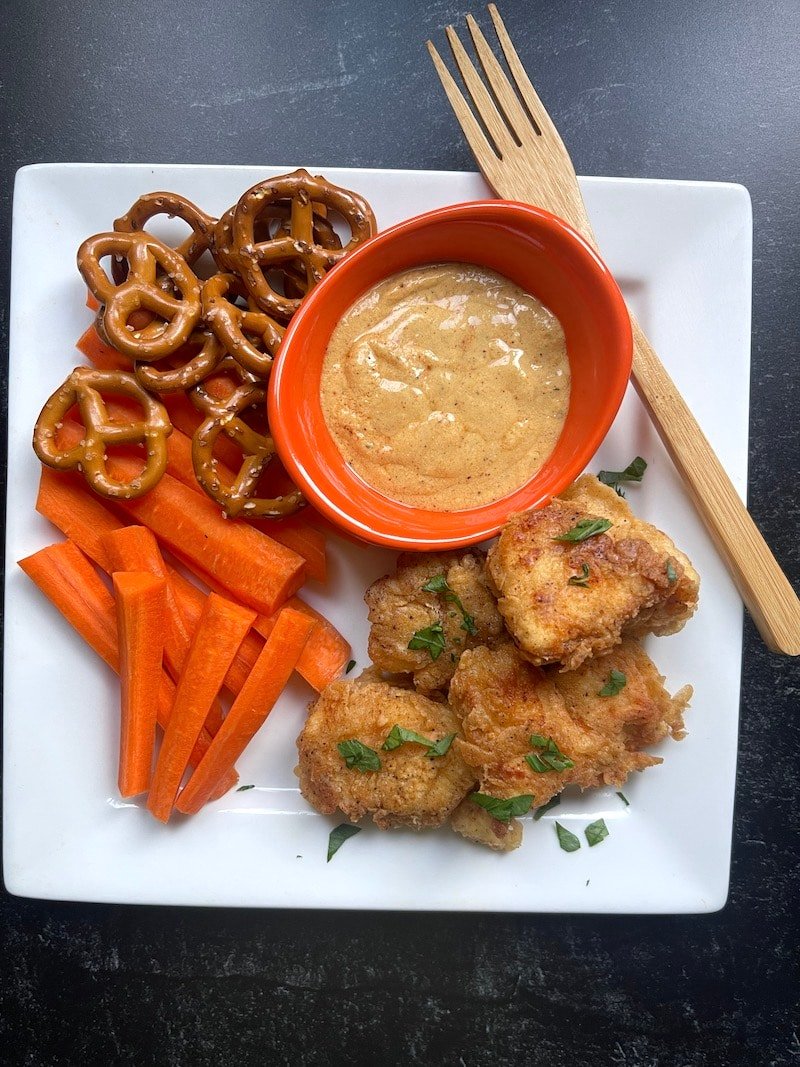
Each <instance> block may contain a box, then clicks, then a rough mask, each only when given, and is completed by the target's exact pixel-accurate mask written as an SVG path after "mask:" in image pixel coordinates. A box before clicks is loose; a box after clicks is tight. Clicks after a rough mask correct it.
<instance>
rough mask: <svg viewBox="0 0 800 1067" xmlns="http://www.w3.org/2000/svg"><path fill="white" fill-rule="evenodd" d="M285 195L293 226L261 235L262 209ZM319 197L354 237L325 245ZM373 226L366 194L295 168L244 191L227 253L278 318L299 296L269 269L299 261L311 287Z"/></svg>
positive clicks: (258, 298)
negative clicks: (320, 237) (276, 282)
mask: <svg viewBox="0 0 800 1067" xmlns="http://www.w3.org/2000/svg"><path fill="white" fill-rule="evenodd" d="M286 201H288V202H289V203H290V204H291V215H290V220H289V230H290V232H289V233H288V234H281V233H278V234H276V235H275V236H274V237H271V238H269V239H268V240H259V239H258V236H259V234H258V231H257V226H258V223H259V219H260V218H261V216H262V214H263V213H264V212H265V211H266V210H267V209H272V208H273V206H274V205H275V204H279V205H280V204H281V203H284V204H285V202H286ZM315 203H318V204H324V205H325V207H326V208H330V209H332V210H333V211H336V212H338V213H339V214H340V215H341V216H342V217H343V218H344V220H345V221H346V222H347V224H348V226H349V227H350V240H349V241H348V243H347V244H346V245H345V246H344V247H340V248H326V247H325V245H324V244H321V243H319V242H318V241H317V240H315V235H314V204H315ZM375 228H376V226H375V216H374V215H373V213H372V209H371V208H370V206H369V204H368V203H367V202H366V200H364V199H363V197H361V196H359V195H358V194H357V193H353V192H350V191H348V190H347V189H341V188H339V186H336V185H331V184H330V183H329V182H327V181H325V180H324V179H322V178H312V176H311V175H310V174H309V173H308V171H306V170H296V171H294V172H293V173H292V174H285V175H283V176H282V177H279V178H269V179H267V180H266V181H263V182H259V183H258V185H254V186H253V188H252V189H249V190H248V191H247V192H246V193H245V194H244V196H242V198H241V199H240V200H239V203H238V204H237V205H236V208H235V210H234V213H233V219H232V222H231V245H230V252H229V254H228V258H229V260H230V262H231V264H232V265H233V266H235V268H236V271H237V273H238V274H239V275H240V277H241V278H242V280H243V281H244V283H245V285H246V286H247V289H248V292H249V293H250V295H251V296H252V297H253V299H254V300H255V302H256V304H257V305H258V307H259V308H261V310H262V311H266V312H267V313H268V314H270V315H274V316H275V317H277V318H282V319H289V318H291V316H292V315H293V314H294V313H295V311H297V309H298V307H299V306H300V299H299V298H292V297H289V296H286V295H285V294H283V293H280V292H278V290H277V289H275V287H274V286H273V284H272V282H271V280H270V272H272V271H274V270H275V269H276V268H277V269H279V270H283V269H284V268H285V267H286V266H287V264H288V265H296V264H298V263H300V264H302V266H303V268H304V270H305V274H306V287H307V290H310V289H312V288H313V287H314V286H315V285H316V284H317V282H319V281H321V279H322V278H323V277H324V275H325V273H326V272H327V271H328V270H330V268H331V267H332V266H334V264H335V263H337V262H338V261H339V260H340V259H341V258H342V257H343V256H344V255H346V254H347V253H348V252H350V251H352V250H353V249H354V248H355V247H356V246H357V245H359V244H361V243H362V242H363V241H365V240H366V239H367V238H368V237H371V236H372V234H373V233H374V232H375Z"/></svg>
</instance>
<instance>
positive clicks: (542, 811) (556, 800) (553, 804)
mask: <svg viewBox="0 0 800 1067" xmlns="http://www.w3.org/2000/svg"><path fill="white" fill-rule="evenodd" d="M560 803H561V797H559V796H555V797H553V798H552V800H548V801H547V803H546V804H542V806H541V807H540V808H537V809H536V811H535V812H534V813H533V818H534V820H535V821H536V822H538V821H539V819H541V817H542V816H543V815H546V814H547V813H548V811H552V810H553V808H557V807H558V805H559V804H560Z"/></svg>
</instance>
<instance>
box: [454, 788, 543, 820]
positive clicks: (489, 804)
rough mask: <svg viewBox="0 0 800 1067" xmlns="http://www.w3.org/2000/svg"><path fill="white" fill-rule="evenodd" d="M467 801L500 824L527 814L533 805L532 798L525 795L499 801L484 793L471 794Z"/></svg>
mask: <svg viewBox="0 0 800 1067" xmlns="http://www.w3.org/2000/svg"><path fill="white" fill-rule="evenodd" d="M469 799H470V800H471V801H472V803H473V804H477V805H478V807H479V808H483V809H484V810H485V811H488V813H489V814H490V815H491V816H492V818H493V819H499V821H500V822H508V821H509V819H512V818H514V817H515V816H517V815H525V814H527V812H529V811H530V809H531V804H532V803H533V797H532V796H529V795H528V794H527V793H524V794H522V795H521V796H518V797H509V798H508V799H507V800H501V799H500V798H499V797H490V796H487V794H486V793H471V794H470V798H469Z"/></svg>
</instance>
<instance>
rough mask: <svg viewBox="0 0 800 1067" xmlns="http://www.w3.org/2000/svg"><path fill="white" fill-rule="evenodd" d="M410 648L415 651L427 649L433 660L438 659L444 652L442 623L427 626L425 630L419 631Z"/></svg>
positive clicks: (409, 645)
mask: <svg viewBox="0 0 800 1067" xmlns="http://www.w3.org/2000/svg"><path fill="white" fill-rule="evenodd" d="M408 647H409V648H410V649H412V650H414V651H416V650H417V649H419V648H424V649H427V651H428V653H429V655H430V657H431V659H438V658H439V656H441V654H442V653H443V652H444V630H443V629H442V624H441V623H440V622H435V623H434V624H433V626H426V627H425V629H424V630H417V631H416V633H415V634H414V636H413V637H412V638H411V640H410V641H409V642H408Z"/></svg>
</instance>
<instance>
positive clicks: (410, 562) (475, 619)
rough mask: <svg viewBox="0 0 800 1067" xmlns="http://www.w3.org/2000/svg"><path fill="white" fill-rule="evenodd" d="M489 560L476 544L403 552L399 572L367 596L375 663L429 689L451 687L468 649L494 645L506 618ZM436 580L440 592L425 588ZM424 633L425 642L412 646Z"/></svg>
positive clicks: (374, 583) (423, 640)
mask: <svg viewBox="0 0 800 1067" xmlns="http://www.w3.org/2000/svg"><path fill="white" fill-rule="evenodd" d="M485 562H486V553H485V552H481V551H479V550H477V549H472V550H470V551H467V552H442V553H435V554H434V553H432V554H426V555H420V554H419V553H406V554H404V555H401V556H400V557H399V559H398V561H397V570H396V571H395V573H394V574H393V575H389V576H387V577H386V578H380V579H379V580H378V581H377V582H373V584H372V585H371V586H370V587H369V589H368V590H367V592H366V594H365V595H364V600H365V601H366V603H367V607H368V608H369V621H370V622H371V623H372V629H371V630H370V635H369V655H370V659H371V660H372V661H373V663H374V664H375V665H376V666H377V667H379V668H380V669H381V670H384V671H389V672H391V673H394V674H397V673H411V674H413V677H414V685H415V686H416V688H417V689H418V690H419V691H420V692H421V693H430V692H432V691H434V690H436V689H442V688H445V687H446V686H447V684H448V682H449V681H450V678H451V677H452V675H453V671H454V670H455V669H456V664H457V662H458V659H459V656H460V655H461V653H462V652H463V651H464V649H465V648H475V647H477V646H478V645H492V644H494V643H495V642H496V641H497V640H498V638H500V636H501V635H502V634H503V620H502V618H501V617H500V614H499V612H498V610H497V605H496V603H495V599H494V596H493V595H492V593H491V592H490V591H489V589H488V588H487V585H486V573H485ZM431 584H433V585H434V586H437V587H438V591H437V589H430V588H428V589H425V586H426V585H427V586H430V585H431ZM454 597H455V598H457V599H456V600H454ZM465 615H466V616H467V617H468V618H465ZM431 628H433V629H431ZM420 632H422V633H423V639H422V642H419V641H418V642H417V643H418V644H422V645H423V647H420V648H416V649H412V648H409V647H408V646H409V642H412V641H413V638H414V635H415V634H419V633H420ZM426 634H427V641H426V637H425V635H426Z"/></svg>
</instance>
